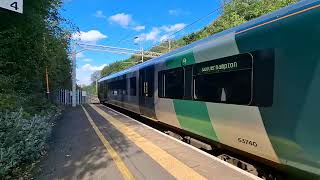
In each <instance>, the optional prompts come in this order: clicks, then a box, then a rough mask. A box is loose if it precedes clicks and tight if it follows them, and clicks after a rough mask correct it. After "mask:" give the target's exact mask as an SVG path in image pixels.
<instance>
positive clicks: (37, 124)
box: [0, 106, 61, 179]
mask: <svg viewBox="0 0 320 180" xmlns="http://www.w3.org/2000/svg"><path fill="white" fill-rule="evenodd" d="M60 113H61V112H60V110H59V109H58V108H56V107H55V106H51V107H50V108H49V110H46V111H42V112H41V113H39V114H37V115H33V116H30V115H29V113H25V112H24V110H23V109H22V108H21V109H20V110H18V111H14V112H6V113H4V112H0V179H3V178H4V177H5V176H8V175H9V176H10V173H12V171H13V170H14V169H15V168H17V167H19V166H21V165H30V164H32V163H33V162H34V161H36V160H38V159H39V158H40V157H41V156H42V155H43V154H44V153H45V149H46V141H47V139H48V137H49V135H50V133H51V129H52V123H51V121H50V120H52V119H53V118H56V117H57V116H58V115H59V114H60Z"/></svg>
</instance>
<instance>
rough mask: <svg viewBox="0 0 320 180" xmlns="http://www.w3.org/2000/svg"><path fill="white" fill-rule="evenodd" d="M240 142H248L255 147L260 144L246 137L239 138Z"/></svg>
mask: <svg viewBox="0 0 320 180" xmlns="http://www.w3.org/2000/svg"><path fill="white" fill-rule="evenodd" d="M238 142H240V143H243V144H248V145H250V146H253V147H257V146H258V144H257V143H256V142H254V141H250V140H248V139H244V138H238Z"/></svg>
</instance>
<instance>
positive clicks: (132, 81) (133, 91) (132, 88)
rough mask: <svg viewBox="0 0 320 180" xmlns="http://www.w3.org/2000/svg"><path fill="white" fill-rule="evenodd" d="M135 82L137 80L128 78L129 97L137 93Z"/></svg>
mask: <svg viewBox="0 0 320 180" xmlns="http://www.w3.org/2000/svg"><path fill="white" fill-rule="evenodd" d="M136 81H137V78H136V77H132V78H130V80H129V84H130V92H129V95H130V96H136V93H137V86H136Z"/></svg>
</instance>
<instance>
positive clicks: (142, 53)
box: [134, 36, 144, 62]
mask: <svg viewBox="0 0 320 180" xmlns="http://www.w3.org/2000/svg"><path fill="white" fill-rule="evenodd" d="M136 39H139V37H138V36H136V37H134V40H136ZM134 44H135V45H138V43H134ZM139 47H140V50H141V62H143V61H144V59H143V56H144V52H143V47H142V46H141V41H139Z"/></svg>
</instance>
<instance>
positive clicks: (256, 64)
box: [98, 0, 320, 179]
mask: <svg viewBox="0 0 320 180" xmlns="http://www.w3.org/2000/svg"><path fill="white" fill-rule="evenodd" d="M98 98H99V100H100V102H102V103H106V104H110V105H113V106H117V107H119V108H122V109H125V110H128V111H131V112H134V113H136V114H139V115H140V116H143V117H145V118H147V119H149V120H150V121H155V122H161V123H163V124H166V125H168V126H171V127H174V128H176V129H180V130H182V131H184V132H189V133H190V134H194V135H197V136H199V137H202V138H204V139H208V140H210V141H211V142H213V144H220V145H221V146H218V147H226V148H229V149H231V151H232V152H236V154H238V153H240V154H243V155H244V156H245V157H249V158H250V159H252V158H253V159H254V160H256V161H258V162H261V163H262V164H266V165H268V166H269V167H273V168H276V169H279V170H281V171H284V172H289V173H293V174H295V173H296V175H299V174H300V175H301V174H304V173H305V174H307V175H308V176H307V175H306V176H305V175H303V177H305V178H306V177H308V178H309V177H312V178H313V177H315V178H316V179H318V178H319V176H320V118H319V115H320V114H319V113H320V105H319V101H320V1H319V0H303V1H299V2H298V3H295V4H293V5H290V6H287V7H284V8H282V9H279V10H277V11H274V12H272V13H269V14H266V15H264V16H261V17H258V18H256V19H253V20H251V21H248V22H246V23H244V24H241V25H239V26H236V27H234V28H231V29H228V30H225V31H223V32H220V33H217V34H214V35H212V36H210V37H208V38H205V39H202V40H199V41H196V42H194V43H191V44H189V45H186V46H184V47H181V48H178V49H176V50H173V51H171V52H169V53H167V54H164V55H161V56H159V57H156V58H153V59H151V60H148V61H146V62H143V63H140V64H137V65H135V66H133V67H130V68H128V69H125V70H123V71H120V72H117V73H114V74H111V75H108V76H106V77H103V78H101V79H100V80H99V81H98ZM309 175H310V176H309ZM306 179H307V178H306Z"/></svg>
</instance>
